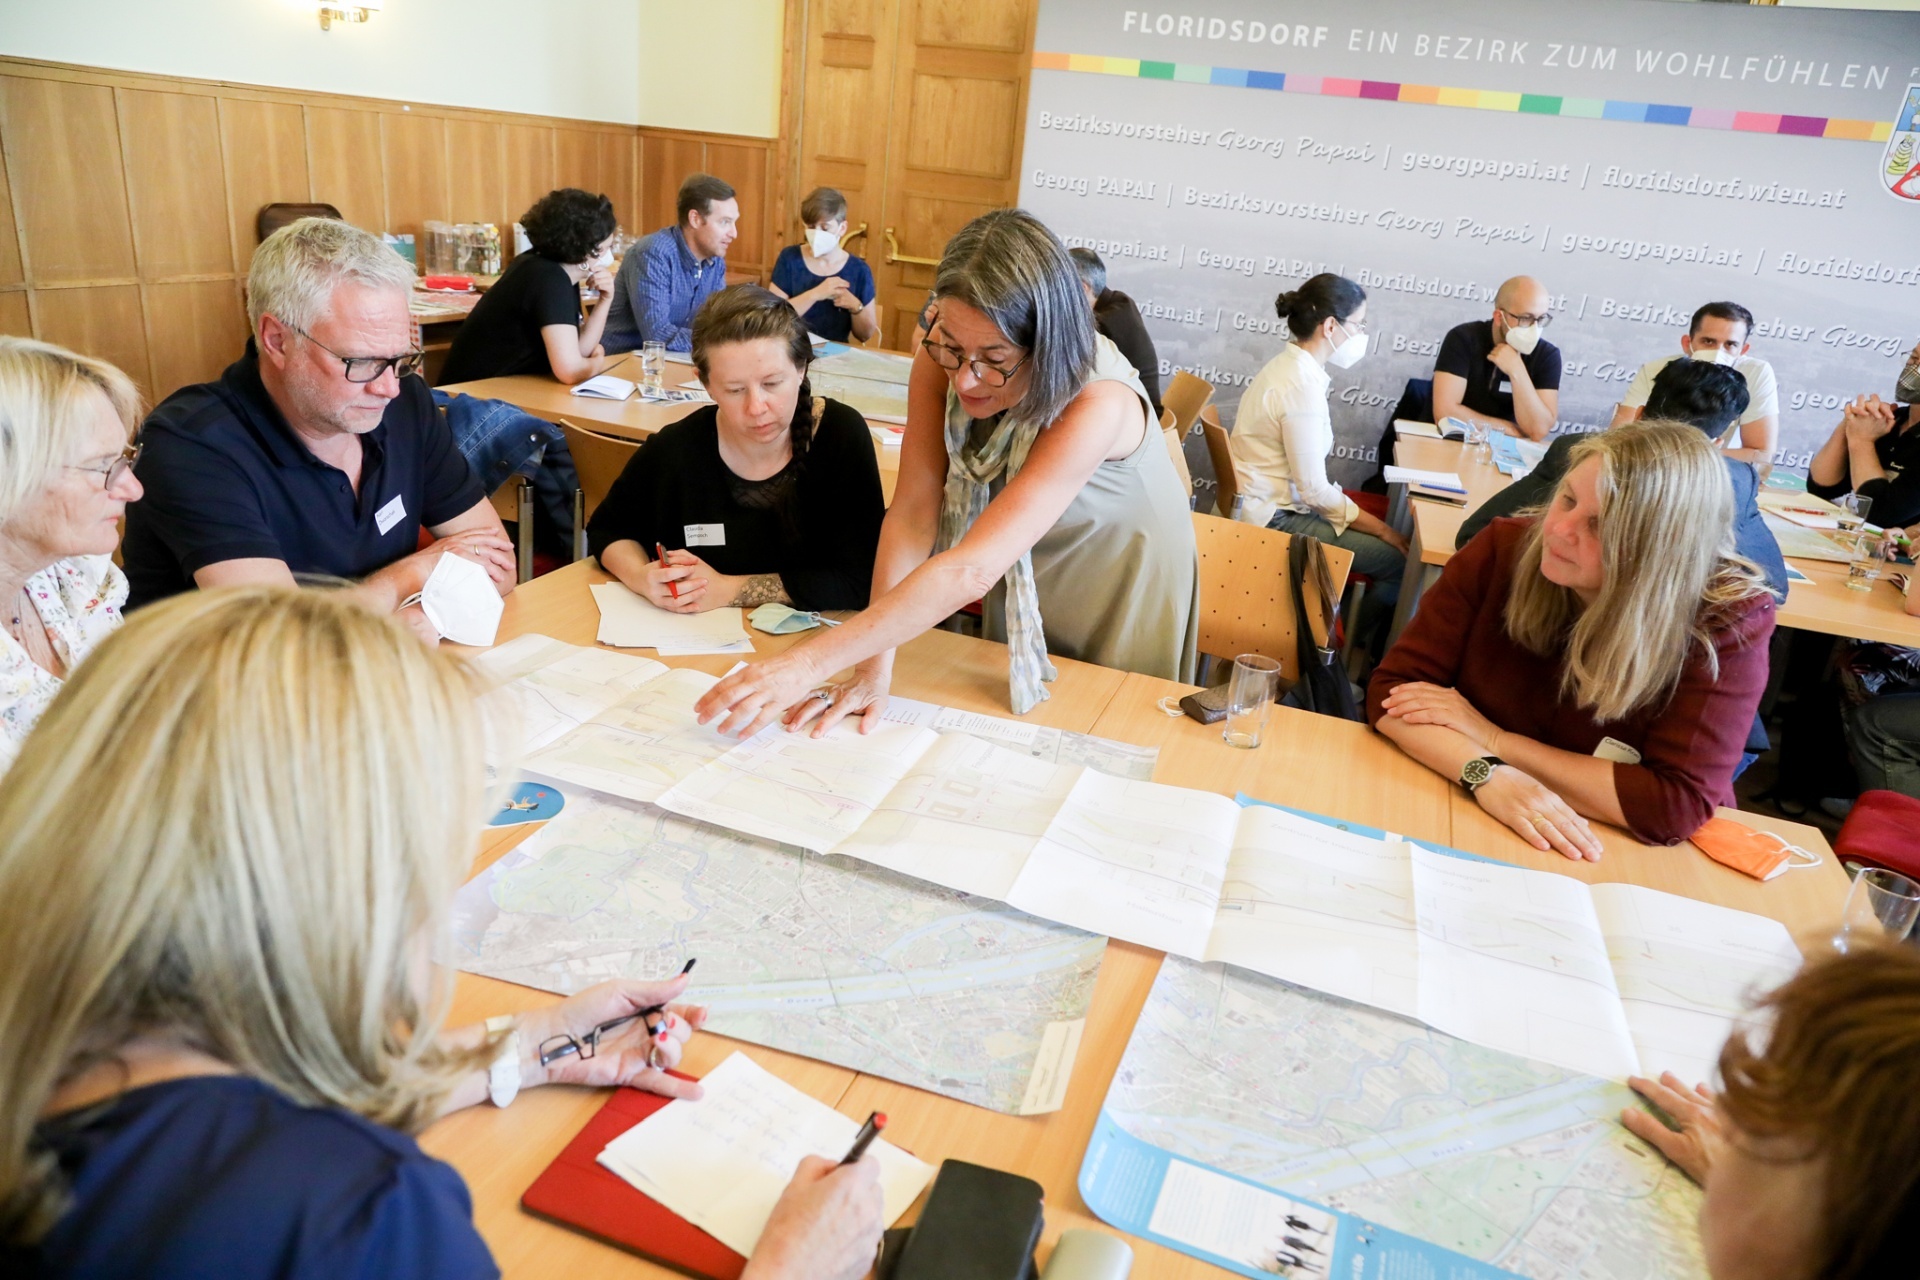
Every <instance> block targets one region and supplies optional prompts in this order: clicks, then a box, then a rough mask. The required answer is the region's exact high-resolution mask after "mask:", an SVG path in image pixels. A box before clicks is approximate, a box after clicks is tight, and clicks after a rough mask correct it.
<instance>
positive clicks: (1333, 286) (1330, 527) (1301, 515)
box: [1232, 272, 1407, 607]
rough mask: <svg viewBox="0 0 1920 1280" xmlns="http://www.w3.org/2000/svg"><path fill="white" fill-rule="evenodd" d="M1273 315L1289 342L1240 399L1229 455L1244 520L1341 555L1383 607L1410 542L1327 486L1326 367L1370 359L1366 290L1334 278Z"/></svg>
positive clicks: (1302, 290)
mask: <svg viewBox="0 0 1920 1280" xmlns="http://www.w3.org/2000/svg"><path fill="white" fill-rule="evenodd" d="M1273 308H1274V310H1275V311H1277V312H1278V313H1279V315H1280V318H1281V319H1282V320H1284V321H1286V322H1287V329H1288V331H1289V332H1291V333H1292V334H1293V340H1292V341H1291V342H1289V343H1287V345H1286V346H1284V347H1282V348H1280V354H1279V355H1277V356H1275V357H1274V358H1273V359H1271V360H1269V361H1268V362H1267V366H1266V368H1264V369H1262V370H1260V373H1259V374H1258V376H1256V377H1255V378H1254V380H1253V382H1252V384H1251V385H1250V386H1248V388H1247V390H1246V394H1245V395H1243V396H1241V397H1240V411H1239V415H1238V416H1237V417H1236V418H1235V420H1234V424H1233V437H1232V449H1233V462H1234V471H1235V473H1236V476H1237V478H1238V481H1239V485H1240V492H1241V493H1242V494H1244V495H1246V499H1247V500H1246V503H1245V505H1244V506H1243V508H1242V509H1241V511H1240V514H1239V518H1240V519H1242V520H1245V521H1248V522H1250V523H1253V524H1262V525H1265V526H1266V527H1267V528H1269V529H1281V530H1284V531H1286V532H1287V533H1304V534H1306V535H1307V536H1309V537H1312V538H1318V539H1319V540H1320V541H1322V542H1331V543H1333V544H1334V545H1335V546H1339V547H1345V548H1346V549H1347V550H1349V551H1351V552H1353V572H1354V573H1357V574H1365V575H1366V576H1367V577H1369V578H1371V579H1372V580H1373V584H1374V586H1373V590H1371V591H1369V592H1368V599H1369V600H1370V601H1376V602H1378V604H1379V605H1380V606H1382V607H1384V606H1386V605H1389V604H1391V603H1392V602H1393V601H1394V600H1395V599H1396V598H1397V597H1398V596H1399V594H1400V575H1401V573H1402V572H1403V571H1404V570H1405V568H1406V563H1407V540H1406V539H1405V538H1404V537H1402V536H1401V535H1400V534H1399V533H1397V532H1395V531H1394V530H1393V529H1392V528H1391V527H1389V526H1388V525H1387V524H1386V522H1385V521H1383V520H1381V519H1379V518H1378V517H1376V516H1373V515H1370V514H1368V513H1367V512H1365V511H1362V510H1361V509H1360V508H1359V507H1358V506H1357V505H1355V503H1354V502H1353V500H1352V499H1351V498H1349V497H1347V495H1346V494H1345V493H1343V492H1341V489H1340V486H1339V485H1337V484H1335V483H1333V481H1331V480H1329V479H1328V478H1327V457H1328V455H1329V454H1331V453H1332V452H1333V419H1332V418H1331V417H1330V416H1328V412H1327V391H1328V388H1329V387H1330V385H1331V382H1332V380H1331V379H1330V378H1328V376H1327V366H1328V365H1329V364H1331V365H1332V366H1333V367H1334V368H1336V369H1345V368H1348V367H1350V366H1351V365H1352V364H1353V363H1354V362H1355V361H1356V360H1358V359H1359V358H1360V357H1361V356H1363V355H1365V354H1366V350H1367V334H1366V328H1365V320H1366V315H1367V294H1366V290H1364V289H1362V288H1361V287H1360V286H1359V285H1357V284H1355V283H1354V282H1353V281H1351V280H1349V279H1347V278H1346V277H1345V276H1337V275H1333V274H1332V273H1330V272H1329V273H1326V274H1322V275H1317V276H1315V277H1313V278H1312V279H1311V280H1308V281H1307V282H1306V283H1305V284H1303V285H1301V286H1300V287H1299V288H1298V289H1295V290H1292V291H1291V292H1288V293H1283V294H1281V295H1280V296H1279V297H1278V298H1275V299H1274V302H1273Z"/></svg>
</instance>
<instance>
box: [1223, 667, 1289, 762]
mask: <svg viewBox="0 0 1920 1280" xmlns="http://www.w3.org/2000/svg"><path fill="white" fill-rule="evenodd" d="M1279 682H1280V664H1279V663H1277V662H1275V661H1274V660H1273V659H1272V658H1267V657H1262V656H1261V655H1260V654H1257V653H1243V654H1241V655H1240V656H1239V657H1237V658H1235V659H1234V660H1233V678H1232V680H1231V681H1229V682H1228V685H1227V727H1226V730H1225V732H1224V734H1223V735H1222V736H1223V737H1225V738H1226V741H1227V745H1228V746H1230V747H1257V746H1259V745H1260V736H1261V735H1262V734H1263V733H1265V732H1266V728H1267V714H1268V712H1269V711H1271V710H1272V708H1273V694H1274V689H1275V688H1276V687H1277V686H1278V684H1279Z"/></svg>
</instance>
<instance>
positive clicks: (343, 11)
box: [317, 0, 384, 31]
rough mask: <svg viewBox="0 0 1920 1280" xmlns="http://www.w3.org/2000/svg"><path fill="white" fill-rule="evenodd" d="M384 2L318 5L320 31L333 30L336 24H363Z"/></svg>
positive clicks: (368, 0) (359, 0)
mask: <svg viewBox="0 0 1920 1280" xmlns="http://www.w3.org/2000/svg"><path fill="white" fill-rule="evenodd" d="M383 3H384V0H353V3H342V4H335V3H326V2H325V0H323V2H322V3H321V4H320V5H318V6H317V7H318V9H319V11H320V29H321V30H322V31H331V30H333V24H334V23H336V22H365V21H366V20H367V19H368V18H369V17H371V16H372V15H374V14H376V13H378V12H379V11H380V8H381V5H382V4H383Z"/></svg>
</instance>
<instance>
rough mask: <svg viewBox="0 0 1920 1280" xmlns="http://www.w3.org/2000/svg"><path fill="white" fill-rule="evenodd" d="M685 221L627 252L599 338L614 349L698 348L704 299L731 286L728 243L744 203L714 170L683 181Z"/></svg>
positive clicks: (681, 205)
mask: <svg viewBox="0 0 1920 1280" xmlns="http://www.w3.org/2000/svg"><path fill="white" fill-rule="evenodd" d="M679 214H680V221H679V222H678V223H676V224H675V225H673V226H671V227H662V228H661V229H660V230H658V231H656V232H654V233H653V234H652V235H650V236H647V237H646V238H645V239H643V240H640V241H638V242H637V243H635V244H634V246H633V247H632V248H631V249H629V250H627V256H626V260H625V261H623V262H622V263H621V264H620V275H619V278H618V279H617V280H616V281H615V282H614V286H613V312H612V314H611V315H610V316H608V318H607V328H606V333H605V334H604V335H603V338H602V342H603V343H604V345H605V347H606V349H607V350H608V351H609V352H615V351H632V350H635V349H636V348H638V347H639V346H640V344H641V343H643V342H664V343H666V344H667V350H669V351H686V350H688V349H690V348H691V347H692V345H693V318H694V316H696V315H698V314H699V312H700V306H701V304H702V303H704V302H705V301H706V300H707V298H708V297H709V296H710V295H712V294H715V293H718V292H719V291H720V290H721V289H723V288H725V287H726V283H727V246H728V245H730V244H732V243H733V238H734V236H735V235H736V234H738V225H739V222H740V203H739V201H737V200H735V199H734V194H733V188H732V187H730V186H728V185H727V184H726V183H724V182H722V181H721V180H720V179H718V178H716V177H713V176H712V175H711V174H705V173H696V174H694V175H693V176H692V177H690V178H688V179H687V180H686V181H685V182H683V183H681V184H680V200H679Z"/></svg>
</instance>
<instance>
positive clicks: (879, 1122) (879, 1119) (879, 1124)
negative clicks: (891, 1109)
mask: <svg viewBox="0 0 1920 1280" xmlns="http://www.w3.org/2000/svg"><path fill="white" fill-rule="evenodd" d="M886 1127H887V1113H886V1112H884V1111H876V1112H874V1113H873V1114H872V1115H870V1116H868V1117H867V1122H866V1123H865V1124H863V1125H861V1126H860V1132H859V1133H858V1134H857V1135H855V1137H854V1139H853V1146H852V1147H851V1148H850V1149H849V1150H848V1151H847V1157H846V1159H844V1160H842V1161H841V1162H840V1163H841V1164H852V1163H853V1162H854V1161H855V1160H858V1159H859V1158H860V1157H861V1156H863V1155H865V1154H867V1148H868V1147H869V1146H871V1145H872V1144H873V1140H874V1139H875V1138H877V1137H879V1136H880V1131H881V1130H882V1129H884V1128H886Z"/></svg>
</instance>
